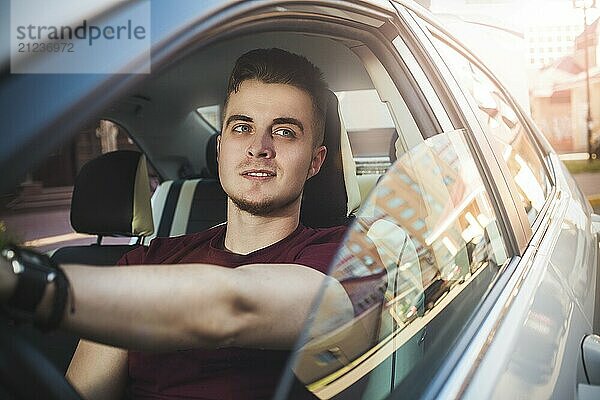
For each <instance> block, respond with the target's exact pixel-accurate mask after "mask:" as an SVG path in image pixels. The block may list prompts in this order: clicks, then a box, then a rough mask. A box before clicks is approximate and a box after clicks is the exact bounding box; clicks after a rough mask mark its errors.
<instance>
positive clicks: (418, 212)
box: [293, 130, 507, 399]
mask: <svg viewBox="0 0 600 400" xmlns="http://www.w3.org/2000/svg"><path fill="white" fill-rule="evenodd" d="M463 135H464V132H463V131H462V130H460V131H453V132H449V133H443V134H438V135H435V136H433V137H430V138H428V139H426V140H424V141H422V142H421V144H420V145H417V146H415V147H414V148H412V149H411V150H409V151H407V152H405V153H403V154H402V155H401V157H400V158H399V159H398V160H397V161H396V162H395V163H394V164H393V165H392V166H391V167H390V169H389V170H388V172H387V173H386V175H385V176H384V177H383V178H382V180H381V182H380V183H379V184H378V185H377V186H376V187H375V189H374V190H373V192H372V193H371V195H370V196H369V198H368V199H367V202H366V204H365V205H364V207H363V208H362V209H361V212H360V214H359V215H358V216H357V218H356V220H355V222H354V223H353V225H352V226H351V227H350V228H349V231H348V234H347V236H346V239H345V241H344V243H343V244H342V247H341V249H340V251H339V252H338V254H337V255H336V258H335V260H334V262H333V264H332V269H331V270H330V276H332V277H333V278H335V279H336V280H337V281H338V282H339V283H340V284H341V285H342V286H343V287H344V289H345V290H346V293H347V294H348V297H349V298H350V301H351V303H352V306H353V309H354V316H353V318H348V319H346V320H345V321H335V322H334V321H332V319H333V318H329V317H328V309H330V307H331V306H330V305H328V304H327V303H325V302H323V303H322V304H320V305H319V306H318V307H317V309H316V310H315V311H314V313H313V315H312V317H311V323H310V324H309V327H308V329H307V331H306V339H305V340H304V341H303V343H302V345H301V346H300V348H299V349H298V350H297V352H296V354H295V360H294V363H293V371H294V373H295V374H296V376H297V377H298V378H299V379H300V381H301V382H302V383H303V384H304V385H305V386H306V387H307V388H308V389H309V390H310V391H311V392H312V393H314V394H315V395H316V396H317V397H318V398H321V399H325V398H332V397H335V398H348V399H357V398H364V399H380V398H385V397H386V396H387V395H389V393H390V391H391V390H392V388H393V387H395V386H396V385H399V384H407V383H406V382H405V380H406V378H407V376H408V375H409V373H411V372H412V371H413V370H415V369H418V370H419V376H420V377H421V378H422V379H429V378H430V377H431V374H433V373H434V372H435V367H436V364H437V363H440V362H441V361H442V360H443V359H444V355H445V354H447V352H448V351H450V349H451V348H452V344H453V343H454V342H455V340H456V339H457V338H458V337H459V336H460V331H461V329H462V328H463V327H464V326H465V323H466V321H467V319H468V317H469V316H470V315H471V313H472V312H473V310H475V309H476V307H477V304H478V302H479V301H480V300H481V299H482V298H483V297H484V295H485V292H486V291H487V289H488V287H489V285H490V284H491V282H492V281H493V278H494V276H495V275H496V273H497V272H498V270H499V268H500V266H501V265H502V264H503V263H504V262H505V261H506V260H507V251H506V247H505V244H504V239H503V238H502V236H501V233H500V229H499V227H498V222H497V220H496V215H495V213H494V210H493V208H492V204H491V201H490V198H489V196H488V194H487V192H486V190H485V188H484V185H483V182H482V179H481V177H480V176H479V173H478V169H477V167H476V165H475V162H474V160H473V158H472V156H471V154H470V152H469V149H468V147H467V145H466V142H465V139H464V137H463ZM448 178H449V179H448ZM326 290H328V289H326ZM322 298H324V299H326V298H328V297H327V296H326V295H325V296H323V297H322ZM421 371H423V372H422V373H421ZM411 384H412V383H411ZM415 384H416V382H415Z"/></svg>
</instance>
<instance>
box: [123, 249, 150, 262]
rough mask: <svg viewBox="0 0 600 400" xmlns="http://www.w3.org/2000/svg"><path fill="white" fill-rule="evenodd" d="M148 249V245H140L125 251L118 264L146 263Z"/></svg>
mask: <svg viewBox="0 0 600 400" xmlns="http://www.w3.org/2000/svg"><path fill="white" fill-rule="evenodd" d="M147 251H148V247H146V246H139V247H136V248H135V249H133V250H131V251H128V252H127V253H125V254H124V255H123V256H122V257H121V258H120V259H119V261H117V265H139V264H144V258H146V252H147Z"/></svg>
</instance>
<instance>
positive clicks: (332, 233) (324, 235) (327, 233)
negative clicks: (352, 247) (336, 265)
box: [301, 225, 348, 242]
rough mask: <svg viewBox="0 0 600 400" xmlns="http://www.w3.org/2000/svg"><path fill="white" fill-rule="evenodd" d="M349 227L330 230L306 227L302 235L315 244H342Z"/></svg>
mask: <svg viewBox="0 0 600 400" xmlns="http://www.w3.org/2000/svg"><path fill="white" fill-rule="evenodd" d="M347 230H348V226H346V225H338V226H332V227H328V228H310V227H304V229H303V232H302V233H301V235H302V236H303V237H304V238H306V239H307V240H308V241H314V242H340V241H342V239H343V238H344V235H345V234H346V231H347Z"/></svg>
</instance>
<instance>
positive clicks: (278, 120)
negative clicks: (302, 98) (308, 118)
mask: <svg viewBox="0 0 600 400" xmlns="http://www.w3.org/2000/svg"><path fill="white" fill-rule="evenodd" d="M273 124H274V125H278V124H291V125H296V126H297V127H298V128H300V130H301V131H302V132H304V125H302V122H300V121H299V120H297V119H296V118H292V117H280V118H275V119H274V120H273Z"/></svg>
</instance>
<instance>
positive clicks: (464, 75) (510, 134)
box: [434, 38, 551, 225]
mask: <svg viewBox="0 0 600 400" xmlns="http://www.w3.org/2000/svg"><path fill="white" fill-rule="evenodd" d="M434 45H435V46H436V47H437V49H438V50H439V52H440V53H441V55H442V57H443V58H444V60H445V62H446V64H447V65H448V67H449V68H450V70H451V71H453V73H454V74H455V77H456V78H457V80H458V81H459V84H461V86H462V87H463V92H465V95H467V96H469V97H470V98H471V100H472V104H474V106H475V107H476V108H475V114H476V115H477V118H478V120H479V122H480V124H481V126H482V128H483V130H484V132H485V133H486V134H487V137H488V138H490V140H491V141H492V145H493V146H494V148H495V149H496V150H497V153H498V154H499V155H501V158H500V160H503V161H504V162H505V163H506V166H507V167H508V171H509V172H510V175H511V177H512V179H514V182H515V187H516V188H517V190H518V193H517V194H516V198H517V201H520V203H521V205H522V206H523V208H524V209H525V212H526V214H527V218H528V220H529V223H530V224H531V225H533V223H534V221H535V219H536V217H537V215H538V214H539V212H540V210H541V209H542V207H543V205H544V202H545V199H546V198H547V197H548V193H549V191H550V188H551V186H550V179H549V176H548V173H547V170H546V168H545V165H544V162H543V159H542V158H541V157H540V154H539V153H538V152H537V151H536V146H535V143H534V141H533V139H532V138H531V136H530V135H529V134H528V132H527V131H526V129H525V127H524V125H523V122H522V120H521V118H519V115H518V111H517V110H515V109H514V108H513V107H512V106H511V104H510V102H509V101H508V99H507V98H506V97H505V95H504V94H503V92H502V90H501V89H500V88H499V87H498V86H497V85H496V84H495V83H494V82H493V81H492V80H491V79H490V78H489V77H488V76H487V75H486V74H485V73H484V72H483V71H482V70H481V69H480V68H478V67H477V66H476V65H475V64H474V63H472V62H471V61H469V60H468V59H467V58H465V57H464V56H463V55H461V54H460V53H458V52H457V51H456V50H454V49H453V48H452V47H450V46H449V45H447V44H446V43H445V42H443V41H441V40H439V39H437V38H434Z"/></svg>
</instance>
